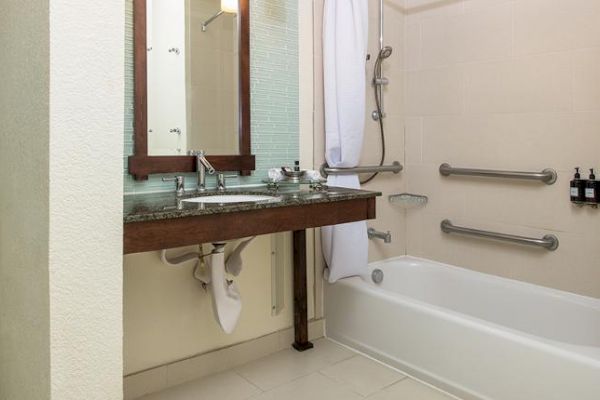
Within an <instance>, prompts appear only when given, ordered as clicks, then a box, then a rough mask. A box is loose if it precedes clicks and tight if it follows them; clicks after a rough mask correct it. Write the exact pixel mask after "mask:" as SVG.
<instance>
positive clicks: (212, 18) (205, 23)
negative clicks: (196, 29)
mask: <svg viewBox="0 0 600 400" xmlns="http://www.w3.org/2000/svg"><path fill="white" fill-rule="evenodd" d="M224 13H225V11H223V10H221V11H219V12H217V13H216V14H215V15H213V16H212V17H210V18H209V19H207V20H206V21H204V22H203V23H202V32H206V29H207V27H208V25H210V23H211V22H213V21H214V20H215V19H217V18H219V17H220V16H221V15H223V14H224Z"/></svg>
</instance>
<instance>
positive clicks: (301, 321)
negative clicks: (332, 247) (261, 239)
mask: <svg viewBox="0 0 600 400" xmlns="http://www.w3.org/2000/svg"><path fill="white" fill-rule="evenodd" d="M293 240H294V337H295V341H294V343H293V344H292V346H293V347H294V348H295V349H296V350H298V351H306V350H308V349H312V348H313V344H312V343H311V342H309V341H308V296H307V279H306V230H305V229H302V230H298V231H294V239H293Z"/></svg>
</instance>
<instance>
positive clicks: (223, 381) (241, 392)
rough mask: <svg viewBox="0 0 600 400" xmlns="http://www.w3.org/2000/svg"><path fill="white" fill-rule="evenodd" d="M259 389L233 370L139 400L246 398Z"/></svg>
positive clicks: (229, 399)
mask: <svg viewBox="0 0 600 400" xmlns="http://www.w3.org/2000/svg"><path fill="white" fill-rule="evenodd" d="M260 392H261V391H260V390H259V389H258V388H257V387H256V386H254V385H252V384H250V383H249V382H248V381H247V380H245V379H244V378H242V377H241V376H239V375H238V374H236V373H234V372H225V373H222V374H217V375H213V376H209V377H206V378H203V379H199V380H197V381H193V382H189V383H184V384H183V385H179V386H175V387H172V388H170V389H167V390H164V391H162V392H158V393H154V394H151V395H148V396H144V397H141V398H140V399H139V400H246V399H248V398H249V397H251V396H253V395H255V394H257V393H260Z"/></svg>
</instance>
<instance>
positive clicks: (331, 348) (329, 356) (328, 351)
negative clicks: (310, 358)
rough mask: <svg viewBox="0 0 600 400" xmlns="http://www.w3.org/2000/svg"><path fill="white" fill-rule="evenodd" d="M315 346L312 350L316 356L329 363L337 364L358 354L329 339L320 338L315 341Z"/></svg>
mask: <svg viewBox="0 0 600 400" xmlns="http://www.w3.org/2000/svg"><path fill="white" fill-rule="evenodd" d="M313 343H314V345H315V348H314V349H313V350H312V351H314V352H315V353H316V354H315V356H316V357H319V358H322V359H323V360H325V361H327V362H328V363H331V364H335V363H338V362H340V361H343V360H346V359H348V358H351V357H354V356H355V355H356V353H355V352H353V351H352V350H348V349H347V348H345V347H344V346H340V345H339V344H337V343H334V342H332V341H331V340H327V339H319V340H316V341H314V342H313Z"/></svg>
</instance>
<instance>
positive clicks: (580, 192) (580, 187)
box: [571, 167, 587, 203]
mask: <svg viewBox="0 0 600 400" xmlns="http://www.w3.org/2000/svg"><path fill="white" fill-rule="evenodd" d="M575 171H576V172H575V177H574V178H573V180H572V181H571V201H572V202H574V203H583V202H585V186H586V183H587V181H586V180H584V179H581V174H580V173H579V167H577V168H575Z"/></svg>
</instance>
